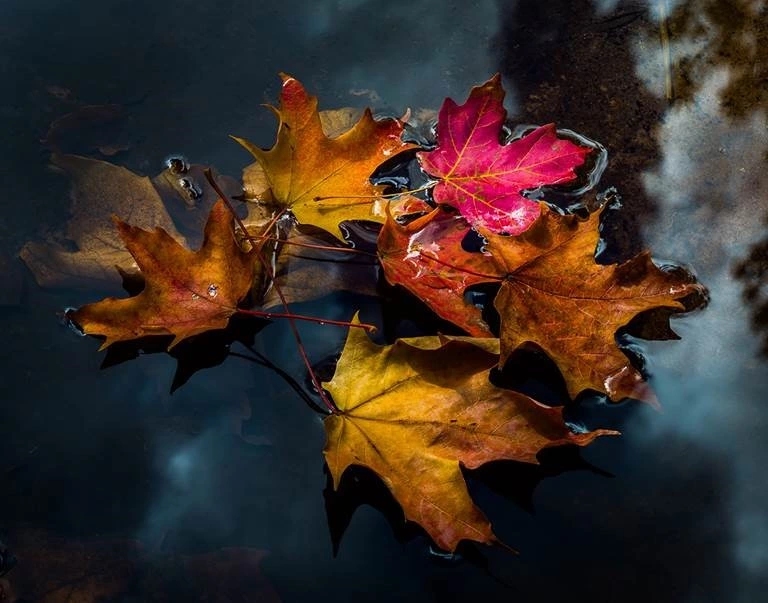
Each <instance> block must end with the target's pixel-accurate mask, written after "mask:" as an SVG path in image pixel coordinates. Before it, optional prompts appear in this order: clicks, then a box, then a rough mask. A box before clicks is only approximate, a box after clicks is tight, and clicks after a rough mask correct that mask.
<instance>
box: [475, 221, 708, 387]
mask: <svg viewBox="0 0 768 603" xmlns="http://www.w3.org/2000/svg"><path fill="white" fill-rule="evenodd" d="M542 208H543V209H542V215H541V217H540V218H539V220H538V221H537V222H536V224H534V226H533V227H532V228H530V229H529V230H528V231H526V232H524V233H523V234H522V235H520V236H518V237H514V238H510V237H503V236H500V235H495V234H492V233H487V232H486V233H484V236H486V238H487V240H488V245H487V249H488V252H489V253H490V254H491V256H492V257H493V258H494V261H495V262H496V263H497V265H498V268H499V272H500V273H501V274H503V275H504V282H503V283H502V285H501V289H500V290H499V293H498V295H497V296H496V299H495V301H494V305H495V307H496V309H497V310H498V311H499V314H500V315H501V363H502V364H503V363H504V362H505V361H506V359H507V358H508V357H509V355H510V354H511V353H512V352H513V351H514V350H515V349H516V348H518V347H519V346H521V345H523V344H524V343H526V342H533V343H535V344H536V345H538V346H539V347H541V348H542V349H543V350H544V351H545V352H546V353H547V354H548V355H549V356H550V357H551V358H552V359H553V360H554V361H555V362H556V363H557V365H558V366H559V367H560V371H561V372H562V374H563V377H564V378H565V383H566V385H567V386H568V392H569V393H570V395H571V396H576V394H578V393H579V392H581V391H582V390H584V389H593V390H595V391H598V392H604V393H606V394H607V395H608V396H609V397H610V398H612V399H614V400H618V399H621V398H625V397H633V398H636V399H641V400H647V401H651V402H653V401H655V398H654V396H653V393H652V392H650V391H649V389H648V387H647V386H646V384H645V383H644V381H643V378H642V375H641V374H640V372H639V371H638V370H637V369H636V368H635V367H634V366H632V364H631V363H630V362H629V360H628V358H627V357H626V355H625V354H624V353H623V352H622V351H621V350H620V349H619V348H618V347H617V345H616V331H617V330H618V329H619V328H620V327H623V326H625V325H627V324H628V323H629V322H630V320H632V319H633V318H634V317H635V316H637V315H638V314H639V313H640V312H643V311H644V310H649V309H651V308H659V307H666V308H672V309H675V310H680V311H682V310H684V309H685V306H684V305H683V304H682V303H681V302H680V300H681V299H683V298H684V297H686V296H688V295H691V294H693V293H702V292H703V287H702V286H701V285H699V284H697V283H695V282H692V279H690V278H689V277H687V275H685V276H684V275H682V274H681V273H672V272H666V271H663V270H661V269H660V268H659V267H658V266H656V265H655V264H654V263H653V262H652V261H651V256H650V254H649V253H648V252H644V253H641V254H640V255H637V256H635V257H634V258H632V259H630V260H628V261H626V262H624V263H622V264H612V265H603V264H598V263H597V262H596V261H595V251H596V249H597V244H598V240H599V238H600V233H599V230H598V226H599V222H600V212H597V213H594V214H592V215H591V216H590V217H589V219H587V220H581V219H579V218H577V217H576V216H560V215H558V214H556V213H555V212H554V211H552V210H551V209H548V208H547V207H546V206H542Z"/></svg>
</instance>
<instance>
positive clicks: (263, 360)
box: [229, 342, 328, 415]
mask: <svg viewBox="0 0 768 603" xmlns="http://www.w3.org/2000/svg"><path fill="white" fill-rule="evenodd" d="M241 345H242V346H244V347H245V348H246V349H247V350H248V351H249V352H251V354H253V355H254V356H255V358H254V357H253V356H248V355H247V354H241V353H239V352H230V353H229V355H230V356H234V357H235V358H243V359H244V360H248V361H250V362H255V363H256V364H260V365H261V366H264V367H267V368H268V369H270V370H273V371H275V372H276V373H277V374H278V375H280V376H281V377H282V378H283V379H284V380H285V382H286V383H288V385H290V386H291V389H293V391H295V392H296V393H297V394H298V395H299V397H300V398H301V399H302V400H304V402H306V404H307V406H309V407H310V408H311V409H312V410H314V411H315V412H318V413H320V414H322V415H327V414H328V411H327V410H326V409H324V408H323V407H321V406H318V405H317V403H316V402H315V401H314V400H313V399H312V398H311V396H310V395H309V394H308V393H307V392H306V391H304V388H303V387H301V385H299V383H298V382H297V381H296V379H294V378H293V377H291V376H290V375H289V374H288V373H287V372H286V371H284V370H283V369H281V368H280V367H279V366H277V365H276V364H275V363H274V362H272V361H271V360H270V359H269V358H267V357H266V356H264V354H262V353H261V352H259V351H257V350H255V349H253V347H252V346H250V345H246V344H244V343H242V342H241Z"/></svg>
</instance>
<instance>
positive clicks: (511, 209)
mask: <svg viewBox="0 0 768 603" xmlns="http://www.w3.org/2000/svg"><path fill="white" fill-rule="evenodd" d="M505 117H506V111H505V110H504V90H503V89H502V87H501V80H500V78H499V75H498V74H497V75H495V76H494V77H493V78H491V79H490V80H489V81H487V82H486V83H485V84H483V85H482V86H477V87H475V88H473V89H472V91H471V92H470V95H469V98H468V99H467V102H466V103H464V104H463V105H460V106H458V105H456V103H455V102H453V100H451V99H450V98H448V99H446V100H445V102H444V103H443V106H442V108H441V109H440V114H439V117H438V122H437V148H435V149H434V150H433V151H430V152H421V153H418V155H417V156H418V158H419V161H420V163H421V166H422V167H423V168H424V170H425V171H426V172H427V173H428V174H430V175H432V176H435V177H437V178H439V179H440V180H439V182H438V183H437V184H436V185H435V187H434V198H435V201H437V202H438V203H445V204H447V205H452V206H453V207H456V208H458V210H459V211H460V212H461V214H462V215H463V216H464V217H465V218H466V219H467V220H468V221H469V223H470V224H471V225H472V226H481V227H484V228H487V229H488V230H491V231H492V232H498V233H502V232H503V233H507V234H512V235H516V234H519V233H521V232H523V231H524V230H525V229H526V228H528V227H529V226H530V225H531V224H532V223H533V222H534V221H535V220H536V218H537V217H538V215H539V204H538V203H537V202H535V201H531V200H529V199H526V198H525V197H524V196H523V195H522V194H521V192H522V191H523V190H526V189H531V188H536V187H539V186H543V185H552V184H561V183H564V182H569V181H571V180H573V179H574V178H575V177H576V174H575V172H574V169H575V168H577V167H579V166H580V165H581V164H582V163H583V162H584V158H585V156H586V155H587V154H588V153H589V152H590V149H589V148H586V147H582V146H579V145H577V144H574V143H573V142H570V141H569V140H563V139H561V138H558V137H557V133H556V131H555V126H554V124H549V125H546V126H541V127H540V128H536V129H535V130H534V131H533V132H530V133H529V134H526V135H525V136H523V137H522V138H520V139H519V140H515V141H513V142H511V143H509V144H505V145H502V144H500V142H499V137H500V136H501V132H502V126H503V124H504V119H505Z"/></svg>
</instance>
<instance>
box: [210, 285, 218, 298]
mask: <svg viewBox="0 0 768 603" xmlns="http://www.w3.org/2000/svg"><path fill="white" fill-rule="evenodd" d="M218 294H219V286H218V285H208V297H216V296H217V295H218Z"/></svg>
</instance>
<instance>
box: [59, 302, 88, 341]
mask: <svg viewBox="0 0 768 603" xmlns="http://www.w3.org/2000/svg"><path fill="white" fill-rule="evenodd" d="M75 310H77V308H64V314H62V315H61V322H62V323H63V324H64V326H66V327H68V328H69V330H70V331H72V332H73V333H75V334H77V335H79V336H80V337H85V331H84V330H83V328H82V327H81V326H80V325H79V324H77V323H76V322H75V321H74V320H72V312H74V311H75Z"/></svg>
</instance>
